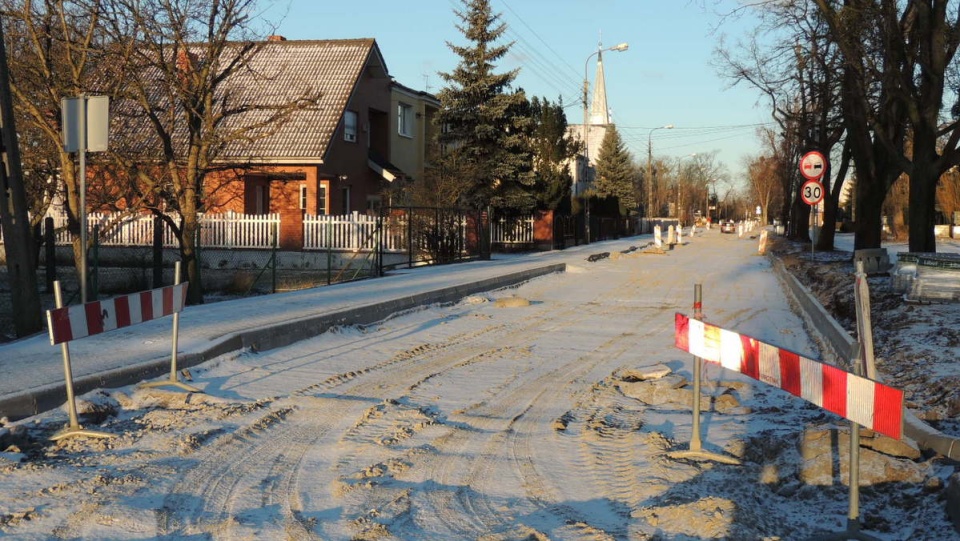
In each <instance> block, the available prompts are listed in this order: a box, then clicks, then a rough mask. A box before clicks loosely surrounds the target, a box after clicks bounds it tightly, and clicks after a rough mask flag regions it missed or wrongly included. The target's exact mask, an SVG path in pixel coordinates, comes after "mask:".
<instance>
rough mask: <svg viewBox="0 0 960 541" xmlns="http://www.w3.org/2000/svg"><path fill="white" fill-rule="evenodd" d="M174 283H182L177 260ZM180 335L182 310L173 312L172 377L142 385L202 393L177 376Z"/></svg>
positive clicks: (174, 268)
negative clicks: (177, 388)
mask: <svg viewBox="0 0 960 541" xmlns="http://www.w3.org/2000/svg"><path fill="white" fill-rule="evenodd" d="M173 285H180V262H179V261H177V262H176V263H174V266H173ZM179 336H180V312H174V313H173V351H172V352H171V353H170V378H169V379H168V380H166V381H148V382H144V383H141V384H140V387H148V388H150V387H166V386H171V387H179V388H180V389H183V390H184V391H186V392H188V393H202V392H203V391H201V390H200V389H198V388H196V387H194V386H193V385H188V384H186V383H183V382H182V381H180V380H179V379H178V377H177V345H178V342H179Z"/></svg>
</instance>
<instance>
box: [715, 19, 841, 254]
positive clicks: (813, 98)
mask: <svg viewBox="0 0 960 541" xmlns="http://www.w3.org/2000/svg"><path fill="white" fill-rule="evenodd" d="M750 8H752V9H754V10H755V12H756V13H757V15H758V16H760V18H761V24H760V25H758V27H757V30H756V31H755V32H754V33H753V34H752V35H750V36H749V37H748V40H747V41H746V42H745V43H744V44H742V45H740V46H739V48H738V50H733V49H730V48H728V47H727V46H726V45H725V44H723V43H721V45H720V47H718V49H717V51H716V52H717V57H718V59H719V60H720V64H721V66H722V67H721V69H722V70H723V72H725V73H726V75H727V76H728V77H730V78H731V80H733V81H734V84H737V83H746V84H750V85H752V86H754V87H755V88H757V89H758V90H759V91H760V92H761V93H763V94H764V95H765V96H766V97H767V99H768V100H769V101H770V104H771V107H772V114H773V117H774V119H775V120H776V121H777V122H778V124H779V125H780V129H781V132H782V134H783V137H784V138H785V139H786V141H785V142H787V143H789V144H788V145H786V146H783V147H781V148H782V149H783V150H786V149H788V148H789V150H790V152H791V153H794V155H793V156H785V157H784V158H785V159H786V161H792V162H793V163H794V164H796V163H797V161H798V160H799V158H800V154H802V153H804V152H807V151H810V150H818V151H820V152H822V153H823V154H824V155H825V156H827V157H828V158H829V157H830V156H831V154H833V148H834V146H835V145H836V144H837V143H838V142H839V141H840V140H841V139H842V137H843V134H844V125H843V123H842V118H841V109H840V92H839V91H840V81H839V79H838V77H837V76H836V73H837V72H838V66H839V63H840V57H839V54H838V50H837V48H836V46H835V45H834V44H833V43H832V41H831V40H830V39H829V33H828V27H827V25H826V24H825V22H824V20H823V18H822V17H820V16H819V14H818V13H817V12H816V11H815V10H811V9H810V6H809V4H808V3H807V2H805V1H803V0H796V1H789V2H759V3H755V4H751V5H750ZM741 9H747V8H741ZM770 36H774V38H773V39H768V38H770ZM794 140H795V141H796V142H797V144H792V142H793V141H794ZM841 156H843V154H841ZM839 169H840V171H842V172H844V174H845V171H846V164H845V163H843V162H841V167H840V168H839ZM780 173H781V175H782V176H781V178H782V179H783V180H784V181H786V186H785V187H786V190H785V193H789V194H792V200H791V201H790V207H789V208H790V213H789V214H790V217H789V220H788V222H790V223H791V224H792V226H793V227H792V228H791V230H789V231H788V233H789V234H790V236H791V237H792V238H795V239H798V240H809V234H808V231H807V228H806V227H802V225H803V224H806V223H807V221H808V219H809V211H810V207H809V206H808V205H806V204H804V203H802V201H801V200H800V189H801V186H802V180H803V179H801V178H800V176H799V174H798V172H797V170H796V168H795V167H794V168H793V170H792V171H790V170H786V169H785V170H782V171H781V172H780ZM833 178H837V179H838V180H837V182H833ZM842 180H843V176H839V175H838V176H836V177H834V175H833V168H831V167H830V163H829V159H828V163H827V168H826V170H825V171H824V174H823V176H822V177H821V179H820V181H821V182H822V183H823V185H824V189H825V191H826V194H827V197H826V198H825V203H824V218H825V220H826V221H827V222H828V223H832V222H833V221H834V220H835V217H836V214H837V208H838V206H839V198H840V187H841V185H842ZM833 234H834V230H833V229H832V228H827V229H825V230H824V231H823V232H822V233H821V235H820V237H819V239H818V241H817V242H818V247H819V248H820V249H822V250H830V249H832V248H833Z"/></svg>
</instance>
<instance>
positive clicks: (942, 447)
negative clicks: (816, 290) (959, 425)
mask: <svg viewBox="0 0 960 541" xmlns="http://www.w3.org/2000/svg"><path fill="white" fill-rule="evenodd" d="M769 258H770V259H771V261H772V263H773V265H772V266H773V269H774V271H775V272H776V273H777V276H778V277H779V278H780V280H781V282H783V284H784V286H785V289H786V290H787V292H788V293H789V294H790V295H791V297H793V299H794V300H795V301H796V302H797V305H798V306H799V307H800V309H801V310H802V311H803V313H804V317H805V319H806V320H807V322H809V323H810V325H812V326H813V328H814V329H815V330H816V331H817V332H818V333H820V336H821V337H823V339H824V341H825V342H826V344H827V346H829V347H830V348H831V349H832V350H833V353H834V355H836V356H837V357H838V358H840V359H851V358H853V355H856V354H857V351H856V348H857V342H856V341H855V340H854V339H853V338H852V337H851V336H850V334H849V333H848V332H847V331H846V329H844V328H843V327H841V326H840V324H839V323H837V321H836V320H835V319H833V316H831V315H830V314H829V313H828V312H827V311H826V310H824V308H823V306H821V305H820V303H819V302H818V301H817V298H816V297H814V296H813V293H811V292H810V290H809V289H807V287H806V286H805V285H803V284H801V283H800V281H799V280H797V278H796V277H795V276H794V275H792V274H790V273H789V272H787V270H786V267H785V266H784V265H783V262H782V261H780V259H779V258H777V257H775V256H773V255H770V256H769ZM851 287H852V286H851ZM903 434H904V436H905V437H907V438H909V439H911V440H913V441H915V442H916V443H917V447H919V448H920V449H924V450H930V451H934V452H937V453H939V454H941V455H943V456H945V457H947V458H949V459H952V460H957V459H958V458H960V438H954V437H952V436H947V435H945V434H943V433H941V432H938V431H937V430H936V429H934V428H933V427H932V426H930V425H928V424H926V423H924V422H923V421H921V420H920V419H919V418H917V416H916V415H914V414H913V412H911V411H910V410H909V409H908V410H906V411H905V414H904V421H903Z"/></svg>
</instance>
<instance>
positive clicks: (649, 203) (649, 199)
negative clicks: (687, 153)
mask: <svg viewBox="0 0 960 541" xmlns="http://www.w3.org/2000/svg"><path fill="white" fill-rule="evenodd" d="M672 129H673V124H667V125H666V126H659V127H657V128H653V129H651V130H650V133H649V134H647V211H646V212H645V213H644V214H646V215H647V223H649V222H650V218H651V214H650V213H651V211H652V210H653V132H655V131H657V130H672Z"/></svg>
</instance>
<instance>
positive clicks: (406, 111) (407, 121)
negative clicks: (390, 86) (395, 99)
mask: <svg viewBox="0 0 960 541" xmlns="http://www.w3.org/2000/svg"><path fill="white" fill-rule="evenodd" d="M397 133H399V134H400V135H403V136H404V137H413V107H411V106H409V105H407V104H406V103H400V104H399V105H398V106H397Z"/></svg>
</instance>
